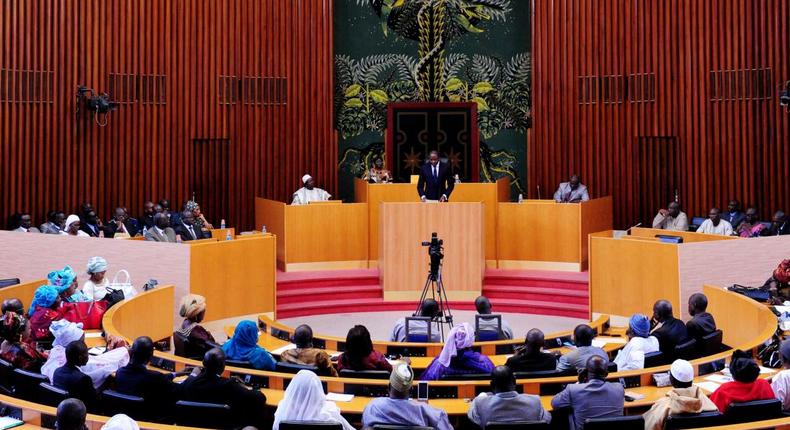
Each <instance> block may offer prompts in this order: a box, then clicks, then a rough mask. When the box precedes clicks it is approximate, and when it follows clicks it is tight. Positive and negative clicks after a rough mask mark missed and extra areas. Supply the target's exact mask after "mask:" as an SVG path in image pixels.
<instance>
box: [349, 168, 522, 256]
mask: <svg viewBox="0 0 790 430" xmlns="http://www.w3.org/2000/svg"><path fill="white" fill-rule="evenodd" d="M509 197H510V188H509V182H508V180H507V179H506V178H502V179H499V180H498V181H497V182H496V183H472V182H469V183H462V184H457V185H456V186H455V188H454V190H453V193H452V195H451V196H450V201H451V202H454V203H460V202H482V203H483V204H484V206H485V211H484V218H485V230H486V239H485V240H486V242H485V258H486V263H487V265H488V266H489V267H496V258H497V257H496V250H497V246H496V240H497V235H496V219H497V218H496V213H497V204H498V202H500V201H507V200H508V199H509ZM354 198H355V200H356V201H357V202H360V203H367V204H368V224H369V225H370V238H369V246H368V253H369V256H370V266H371V267H376V265H377V264H378V260H379V248H380V246H379V237H380V235H381V232H380V231H379V229H378V225H379V221H380V213H381V204H382V203H385V202H387V203H398V202H400V203H408V202H411V203H416V202H419V201H420V198H419V195H418V194H417V186H416V185H415V184H370V183H368V182H366V181H363V180H361V179H356V180H355V181H354Z"/></svg>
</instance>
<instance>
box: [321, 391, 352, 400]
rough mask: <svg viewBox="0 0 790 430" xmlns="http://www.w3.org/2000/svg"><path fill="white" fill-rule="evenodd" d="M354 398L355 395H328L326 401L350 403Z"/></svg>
mask: <svg viewBox="0 0 790 430" xmlns="http://www.w3.org/2000/svg"><path fill="white" fill-rule="evenodd" d="M353 398H354V395H353V394H339V393H329V394H327V395H326V399H327V400H329V401H330V402H350V401H351V400H352V399H353Z"/></svg>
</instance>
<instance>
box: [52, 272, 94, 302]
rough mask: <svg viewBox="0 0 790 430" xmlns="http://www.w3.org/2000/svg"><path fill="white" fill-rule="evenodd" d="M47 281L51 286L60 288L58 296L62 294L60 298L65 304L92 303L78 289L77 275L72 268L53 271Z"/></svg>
mask: <svg viewBox="0 0 790 430" xmlns="http://www.w3.org/2000/svg"><path fill="white" fill-rule="evenodd" d="M47 279H48V280H49V284H50V285H52V286H55V287H57V288H58V294H60V298H61V299H63V301H64V302H67V303H75V302H89V301H91V299H90V298H89V297H87V296H86V295H84V294H82V291H80V290H78V289H77V287H78V285H77V274H76V273H75V272H74V269H72V268H71V267H69V266H66V267H64V268H63V270H53V271H52V272H49V274H48V275H47Z"/></svg>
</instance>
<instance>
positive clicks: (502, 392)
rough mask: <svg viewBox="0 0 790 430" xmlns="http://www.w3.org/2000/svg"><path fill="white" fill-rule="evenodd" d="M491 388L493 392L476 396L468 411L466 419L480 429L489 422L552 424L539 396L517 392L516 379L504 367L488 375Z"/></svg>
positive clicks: (499, 367) (508, 369) (498, 367)
mask: <svg viewBox="0 0 790 430" xmlns="http://www.w3.org/2000/svg"><path fill="white" fill-rule="evenodd" d="M491 389H492V390H493V393H485V392H484V393H480V395H479V396H477V397H475V399H474V400H473V401H472V405H471V406H470V407H469V411H468V412H467V416H468V417H469V420H470V421H472V422H473V423H475V424H477V425H478V426H480V428H483V429H484V428H486V426H487V425H488V423H490V422H513V421H545V422H550V421H551V414H550V413H548V412H546V410H545V409H543V405H542V404H541V403H540V396H536V395H533V394H519V393H518V392H516V377H515V376H513V372H512V371H511V370H510V368H508V367H507V366H497V367H496V368H494V371H493V372H491Z"/></svg>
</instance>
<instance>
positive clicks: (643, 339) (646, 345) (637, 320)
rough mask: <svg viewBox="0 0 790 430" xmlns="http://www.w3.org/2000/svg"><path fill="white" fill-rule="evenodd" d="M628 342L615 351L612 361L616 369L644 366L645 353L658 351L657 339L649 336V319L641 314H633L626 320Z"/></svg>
mask: <svg viewBox="0 0 790 430" xmlns="http://www.w3.org/2000/svg"><path fill="white" fill-rule="evenodd" d="M625 335H626V336H628V343H627V344H625V346H624V347H623V349H621V350H620V352H618V353H617V357H615V359H614V362H615V363H617V370H618V371H623V370H637V369H644V368H645V354H647V353H649V352H655V351H658V339H656V338H655V336H650V320H649V319H648V318H647V316H645V315H642V314H634V315H632V316H631V319H630V320H629V321H628V330H626V332H625Z"/></svg>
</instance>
